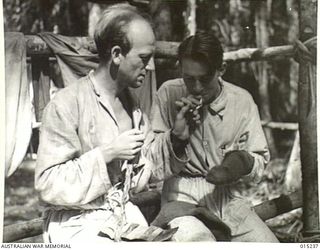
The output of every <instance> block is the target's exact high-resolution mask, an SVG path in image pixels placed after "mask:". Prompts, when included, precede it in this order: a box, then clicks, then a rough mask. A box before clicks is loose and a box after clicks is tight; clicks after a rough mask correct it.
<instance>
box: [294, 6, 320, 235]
mask: <svg viewBox="0 0 320 250" xmlns="http://www.w3.org/2000/svg"><path fill="white" fill-rule="evenodd" d="M316 10H317V1H314V0H313V1H310V0H301V1H300V13H299V15H300V40H301V41H302V42H304V41H306V40H307V39H310V38H311V37H315V36H316V31H317V26H316V22H317V13H316ZM308 50H309V52H310V50H312V51H311V52H310V56H309V58H308V57H306V55H307V52H308ZM306 51H307V52H303V51H302V50H301V49H299V52H301V54H300V57H299V63H300V67H299V86H298V90H299V94H298V98H299V110H298V114H299V132H300V147H301V163H302V189H303V226H304V228H303V232H304V235H305V236H309V235H314V234H319V233H320V228H319V197H318V170H317V121H316V119H317V116H316V114H317V109H316V65H315V60H314V61H313V60H312V56H314V55H316V44H314V47H310V48H307V50H306Z"/></svg>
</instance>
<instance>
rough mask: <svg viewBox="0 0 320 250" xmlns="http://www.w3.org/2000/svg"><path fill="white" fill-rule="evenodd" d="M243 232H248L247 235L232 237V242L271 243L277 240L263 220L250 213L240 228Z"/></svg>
mask: <svg viewBox="0 0 320 250" xmlns="http://www.w3.org/2000/svg"><path fill="white" fill-rule="evenodd" d="M240 228H242V230H243V231H245V230H246V229H247V230H249V231H248V232H247V233H245V234H243V235H240V236H236V237H233V239H232V241H238V242H273V243H277V242H279V240H278V239H277V237H276V236H275V235H274V233H273V232H272V231H271V230H270V228H269V227H268V226H267V225H266V224H265V222H264V221H263V220H261V218H260V217H259V216H258V215H257V214H256V213H255V212H251V213H250V214H249V215H248V217H247V218H246V219H245V220H244V222H243V223H242V225H241V226H240Z"/></svg>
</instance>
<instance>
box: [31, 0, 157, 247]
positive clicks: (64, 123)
mask: <svg viewBox="0 0 320 250" xmlns="http://www.w3.org/2000/svg"><path fill="white" fill-rule="evenodd" d="M94 40H95V43H96V45H97V50H98V54H99V58H100V63H99V66H98V68H97V69H96V70H94V71H92V72H91V73H90V74H89V75H88V76H86V77H84V78H81V79H80V80H79V81H78V82H76V83H75V84H73V85H71V86H68V87H66V88H65V89H63V90H61V91H60V92H59V93H57V94H56V96H55V98H54V99H53V100H52V101H51V102H50V103H49V104H48V105H47V107H46V109H45V112H44V115H43V119H42V127H41V136H40V145H39V150H38V159H37V167H36V170H35V187H36V190H37V191H38V192H39V196H40V200H41V201H42V202H44V203H45V205H46V211H45V216H46V218H45V226H44V240H45V242H72V241H77V242H81V241H86V242H90V241H95V242H99V241H103V242H104V241H108V238H105V237H100V236H99V232H100V230H101V229H102V228H103V227H104V226H105V227H106V224H107V225H108V228H109V227H110V229H111V230H113V232H114V233H115V234H117V233H118V234H119V232H117V230H118V231H119V228H118V226H119V225H121V223H122V222H123V221H122V220H124V218H122V217H123V213H122V212H123V211H120V212H119V211H118V210H119V209H124V210H125V212H126V213H125V214H126V218H125V219H126V222H128V223H130V222H135V223H138V224H141V225H145V226H147V223H146V221H145V219H144V217H143V216H142V214H141V212H140V210H139V209H138V208H137V207H136V206H134V205H133V204H131V203H130V202H128V203H125V204H126V205H125V204H123V200H124V199H122V198H123V196H124V195H125V194H124V193H123V192H122V193H121V190H120V189H117V186H115V185H116V184H118V183H123V178H122V177H123V176H122V173H121V168H123V167H124V166H123V164H125V163H130V162H129V161H130V160H133V159H136V157H137V156H138V155H139V153H140V151H141V148H142V146H143V143H144V139H145V129H144V128H143V125H145V124H146V123H144V119H143V114H142V112H141V110H140V109H139V108H138V106H137V105H136V104H135V101H134V99H133V98H132V96H131V95H130V93H129V91H128V87H132V88H137V87H139V86H141V85H142V84H143V82H144V78H145V76H146V74H147V70H150V69H152V68H153V67H154V65H153V64H154V63H153V54H154V49H155V37H154V33H153V30H152V27H151V25H150V23H149V22H148V21H146V19H144V17H143V16H142V15H141V14H139V13H138V12H137V10H136V8H134V7H132V6H130V5H127V4H119V5H114V6H111V7H109V8H108V9H107V10H106V11H105V12H104V13H103V14H102V17H101V19H100V21H99V22H98V23H97V26H96V29H95V34H94ZM137 161H138V163H139V159H137ZM143 173H144V174H150V172H149V171H144V172H143ZM144 174H141V175H140V177H141V178H140V180H144V179H148V178H149V177H143V175H144ZM140 185H142V184H141V183H140ZM137 188H139V186H138V187H137ZM141 188H142V187H140V189H141ZM136 191H138V190H136ZM111 196H112V197H111ZM116 200H117V201H116ZM114 204H115V205H114ZM122 205H125V207H124V208H123V207H122ZM117 209H118V210H117ZM116 210H117V211H118V212H117V215H118V217H115V216H114V215H115V213H116ZM120 217H121V218H120ZM120 230H121V228H120Z"/></svg>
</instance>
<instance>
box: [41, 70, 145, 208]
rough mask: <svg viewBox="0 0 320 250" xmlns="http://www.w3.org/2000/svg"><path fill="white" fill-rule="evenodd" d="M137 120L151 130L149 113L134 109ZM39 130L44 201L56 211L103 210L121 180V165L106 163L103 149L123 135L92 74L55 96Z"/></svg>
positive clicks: (42, 197) (142, 126) (128, 95)
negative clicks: (111, 190) (110, 191)
mask: <svg viewBox="0 0 320 250" xmlns="http://www.w3.org/2000/svg"><path fill="white" fill-rule="evenodd" d="M125 95H126V96H125V97H124V98H127V99H126V100H127V101H132V102H133V100H128V99H130V97H131V96H130V94H129V93H125ZM136 116H139V117H140V121H138V122H139V123H140V124H141V129H142V130H144V131H145V132H147V130H148V128H147V127H148V126H147V124H148V123H147V120H146V119H145V118H146V117H145V115H143V117H142V116H141V111H140V110H139V109H138V108H137V107H136V106H133V107H132V117H133V119H135V117H136ZM139 117H138V118H139ZM143 118H144V119H143ZM40 131H41V132H40V144H39V149H38V158H37V166H36V169H35V188H36V190H37V191H38V193H39V196H40V200H41V201H42V202H44V204H45V205H46V206H49V207H51V208H55V209H62V208H64V209H85V210H86V209H95V208H98V207H100V206H101V205H102V204H103V203H104V195H105V194H106V193H107V192H108V190H109V189H110V188H111V187H112V186H113V185H114V184H116V183H118V182H120V181H121V173H120V171H121V165H122V164H123V161H113V162H110V163H108V164H106V163H105V161H104V158H103V155H102V152H101V151H100V149H99V146H100V145H102V144H108V143H111V142H112V141H113V140H114V139H115V138H116V137H117V136H118V135H119V127H118V123H117V120H116V117H115V115H114V113H113V111H112V108H111V106H110V105H109V103H108V102H107V101H106V100H104V99H102V97H101V96H100V94H99V93H98V91H97V89H96V88H95V84H94V79H93V77H92V75H91V74H89V75H88V76H86V77H84V78H81V79H80V80H79V81H78V82H77V83H75V84H73V85H71V86H68V87H66V88H64V89H62V90H60V91H59V92H58V93H57V94H56V96H55V97H54V98H53V99H52V100H51V102H50V103H49V104H48V105H47V107H46V109H45V111H44V115H43V118H42V126H41V130H40ZM141 158H143V157H141Z"/></svg>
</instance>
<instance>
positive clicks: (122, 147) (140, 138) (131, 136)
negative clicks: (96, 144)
mask: <svg viewBox="0 0 320 250" xmlns="http://www.w3.org/2000/svg"><path fill="white" fill-rule="evenodd" d="M144 139H145V135H144V133H143V132H142V131H141V130H139V129H131V130H128V131H125V132H123V133H122V134H120V135H119V136H118V137H116V138H115V139H114V140H113V141H112V142H111V143H110V144H107V145H102V146H101V147H100V149H101V151H102V154H103V156H104V160H105V162H106V163H109V162H111V161H113V160H132V159H134V157H135V156H136V155H137V154H138V153H139V152H140V151H141V147H142V145H143V143H144Z"/></svg>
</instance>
